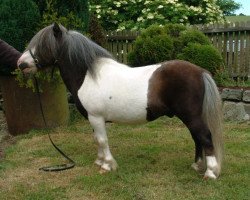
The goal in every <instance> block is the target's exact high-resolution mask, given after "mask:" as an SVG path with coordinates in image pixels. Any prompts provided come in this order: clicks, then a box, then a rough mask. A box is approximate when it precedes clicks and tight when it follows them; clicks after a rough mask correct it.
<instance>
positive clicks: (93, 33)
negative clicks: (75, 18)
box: [88, 14, 107, 47]
mask: <svg viewBox="0 0 250 200" xmlns="http://www.w3.org/2000/svg"><path fill="white" fill-rule="evenodd" d="M88 33H89V34H90V38H91V39H92V40H93V41H94V42H96V43H97V44H99V45H100V46H102V47H105V45H106V43H107V38H106V34H105V31H104V29H103V28H102V26H101V24H100V23H99V21H98V19H97V17H96V16H95V15H94V14H92V15H91V16H90V20H89V28H88Z"/></svg>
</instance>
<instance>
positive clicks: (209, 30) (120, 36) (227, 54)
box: [107, 22, 250, 77]
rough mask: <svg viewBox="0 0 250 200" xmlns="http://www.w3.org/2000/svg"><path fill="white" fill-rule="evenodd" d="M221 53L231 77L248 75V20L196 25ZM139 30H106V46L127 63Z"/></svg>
mask: <svg viewBox="0 0 250 200" xmlns="http://www.w3.org/2000/svg"><path fill="white" fill-rule="evenodd" d="M195 28H197V29H199V30H201V31H202V32H204V33H205V34H206V35H207V36H208V37H209V38H210V40H211V42H212V44H213V45H214V46H215V47H216V48H217V49H218V50H219V52H220V53H221V55H222V57H223V59H224V63H225V69H226V70H227V71H228V72H229V74H230V75H231V76H232V77H239V76H240V77H247V76H248V77H250V22H246V23H233V24H225V25H222V24H216V25H209V26H196V27H195ZM138 35H139V32H135V31H121V32H108V34H107V41H108V42H107V48H108V50H109V51H110V52H112V53H113V55H114V56H115V58H116V59H117V60H118V61H120V62H122V63H125V64H126V63H127V55H128V53H129V52H130V51H131V50H132V49H133V42H134V40H135V39H136V37H137V36H138Z"/></svg>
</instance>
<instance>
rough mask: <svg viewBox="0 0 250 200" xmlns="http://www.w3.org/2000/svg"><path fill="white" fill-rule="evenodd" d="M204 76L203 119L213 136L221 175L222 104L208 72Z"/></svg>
mask: <svg viewBox="0 0 250 200" xmlns="http://www.w3.org/2000/svg"><path fill="white" fill-rule="evenodd" d="M202 75H203V81H204V85H205V93H204V100H203V111H202V117H203V120H204V121H205V123H206V124H207V126H208V128H209V130H210V132H211V134H212V141H213V146H214V151H215V157H216V160H217V162H218V171H217V173H218V175H219V174H220V171H221V166H222V159H223V138H222V102H221V97H220V94H219V91H218V88H217V86H216V84H215V82H214V80H213V79H212V77H211V76H210V75H209V74H208V73H207V72H203V74H202Z"/></svg>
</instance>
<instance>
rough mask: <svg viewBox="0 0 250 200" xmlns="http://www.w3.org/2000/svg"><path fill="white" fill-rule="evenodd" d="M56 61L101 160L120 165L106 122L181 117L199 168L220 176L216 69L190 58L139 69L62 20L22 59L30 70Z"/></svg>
mask: <svg viewBox="0 0 250 200" xmlns="http://www.w3.org/2000/svg"><path fill="white" fill-rule="evenodd" d="M55 63H56V65H57V66H58V67H59V70H60V74H61V76H62V79H63V81H64V83H65V85H66V87H67V88H68V90H69V91H70V92H71V93H72V95H73V98H74V101H75V103H76V106H77V108H78V110H79V111H80V113H81V114H82V115H83V116H85V117H86V118H87V119H88V120H89V122H90V124H91V126H92V127H93V129H94V139H95V141H96V142H97V144H98V155H97V156H98V157H97V160H96V161H95V163H96V164H97V165H99V166H100V169H101V171H102V172H104V171H106V172H107V171H111V170H116V168H117V163H116V161H115V159H114V158H113V156H112V154H111V152H110V149H109V145H108V138H107V133H106V129H105V123H106V122H119V123H143V122H148V121H152V120H155V119H157V118H158V117H160V116H164V115H166V116H169V117H173V116H177V117H178V118H179V119H180V120H181V121H182V122H183V123H184V124H185V125H186V126H187V128H188V129H189V131H190V133H191V135H192V138H193V140H194V143H195V162H194V163H193V164H192V167H193V168H194V169H195V170H196V171H200V170H201V169H205V171H204V172H205V173H204V178H211V179H216V178H217V177H218V176H219V174H220V171H221V163H222V146H223V145H222V129H221V100H220V95H219V92H218V89H217V87H216V85H215V82H214V81H213V79H212V78H211V76H210V74H209V73H208V72H207V71H206V70H204V69H202V68H200V67H198V66H196V65H194V64H191V63H189V62H186V61H180V60H172V61H166V62H163V63H159V64H155V65H149V66H144V67H138V68H130V67H128V66H126V65H124V64H121V63H119V62H117V61H116V60H115V59H113V58H112V56H111V54H110V53H109V52H107V51H106V50H105V49H103V48H102V47H100V46H98V45H97V44H95V43H94V42H93V41H91V40H90V39H88V38H87V37H85V36H83V35H82V34H80V33H79V32H76V31H71V30H67V29H66V28H64V27H63V26H62V25H58V24H57V23H55V24H53V25H50V26H47V27H45V28H44V29H42V30H40V31H39V32H38V33H37V34H36V35H35V36H34V37H33V39H32V40H31V41H30V43H29V45H28V47H27V49H26V51H25V52H24V53H23V54H22V56H21V57H20V59H19V61H18V66H19V68H20V69H22V71H23V72H24V73H35V72H36V71H37V70H38V68H44V67H48V66H53V65H55Z"/></svg>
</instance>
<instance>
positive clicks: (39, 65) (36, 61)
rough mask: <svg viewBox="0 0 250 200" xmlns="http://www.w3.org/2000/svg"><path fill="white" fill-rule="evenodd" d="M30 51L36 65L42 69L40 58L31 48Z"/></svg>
mask: <svg viewBox="0 0 250 200" xmlns="http://www.w3.org/2000/svg"><path fill="white" fill-rule="evenodd" d="M29 53H30V55H31V57H32V58H33V60H34V63H35V65H36V67H37V68H39V69H41V68H42V65H41V64H40V63H39V60H38V58H36V57H35V55H34V54H33V53H32V51H31V50H30V49H29Z"/></svg>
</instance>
